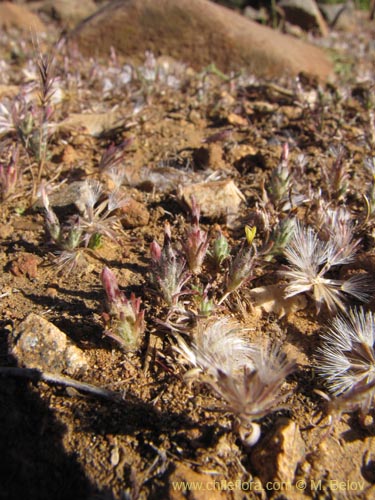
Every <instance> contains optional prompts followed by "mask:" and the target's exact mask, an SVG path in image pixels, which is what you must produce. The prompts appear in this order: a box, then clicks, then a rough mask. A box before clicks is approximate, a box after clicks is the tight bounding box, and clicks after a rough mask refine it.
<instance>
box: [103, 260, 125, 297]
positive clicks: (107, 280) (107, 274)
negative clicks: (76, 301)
mask: <svg viewBox="0 0 375 500" xmlns="http://www.w3.org/2000/svg"><path fill="white" fill-rule="evenodd" d="M101 280H102V284H103V288H104V291H105V293H106V295H107V300H108V302H109V304H112V303H117V302H119V301H122V299H124V298H125V297H124V294H123V293H122V292H121V290H120V289H119V287H118V284H117V280H116V276H115V275H114V274H113V272H112V271H111V270H110V269H109V268H108V267H104V268H103V271H102V274H101Z"/></svg>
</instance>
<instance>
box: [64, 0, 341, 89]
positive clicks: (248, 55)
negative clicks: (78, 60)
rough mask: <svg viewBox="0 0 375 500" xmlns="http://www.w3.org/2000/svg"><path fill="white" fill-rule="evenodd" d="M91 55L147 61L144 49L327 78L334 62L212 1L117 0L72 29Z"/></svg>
mask: <svg viewBox="0 0 375 500" xmlns="http://www.w3.org/2000/svg"><path fill="white" fill-rule="evenodd" d="M71 39H73V40H75V41H77V42H78V44H79V46H80V48H81V50H82V51H83V52H84V53H85V54H87V55H91V56H95V55H108V54H109V51H110V47H111V46H113V47H114V48H115V49H116V50H117V51H118V52H120V53H122V54H124V55H126V56H130V57H133V58H134V57H137V56H138V58H139V60H144V53H145V51H146V50H151V51H152V52H154V53H155V54H156V55H159V54H165V55H169V56H172V57H174V58H175V59H177V60H182V61H184V62H187V63H189V64H190V65H192V66H193V67H194V68H196V69H200V68H202V67H204V66H207V65H208V64H210V63H212V62H214V63H215V64H216V66H217V67H218V68H219V69H221V70H222V71H226V72H228V71H230V70H234V69H237V70H238V69H239V68H243V67H245V68H247V70H248V71H250V72H253V73H254V74H255V75H258V76H266V77H279V76H281V75H285V74H290V75H295V74H297V73H299V72H301V71H303V72H305V73H308V74H312V75H315V76H318V77H319V78H320V79H323V80H324V79H326V78H327V77H328V76H329V75H330V74H331V72H332V64H331V62H330V61H329V60H328V58H327V56H326V55H325V54H324V53H323V51H322V50H321V49H319V48H317V47H314V46H312V45H310V44H308V43H306V42H303V41H301V40H296V39H295V38H292V37H289V36H288V35H283V34H281V33H279V32H277V31H274V30H272V29H271V28H268V27H265V26H261V25H259V24H257V23H255V22H253V21H251V20H249V19H246V18H245V17H244V16H241V15H240V14H237V13H236V12H233V11H231V10H229V9H226V8H225V7H222V6H221V5H217V4H214V3H212V2H209V1H208V0H158V1H157V2H155V0H117V1H113V2H110V3H109V4H108V5H105V6H104V7H103V8H102V9H100V10H99V11H98V12H97V13H96V14H94V15H93V16H92V17H91V18H89V19H87V20H85V21H83V22H82V23H81V24H80V25H79V26H78V27H77V28H76V29H75V30H74V31H73V32H72V33H71Z"/></svg>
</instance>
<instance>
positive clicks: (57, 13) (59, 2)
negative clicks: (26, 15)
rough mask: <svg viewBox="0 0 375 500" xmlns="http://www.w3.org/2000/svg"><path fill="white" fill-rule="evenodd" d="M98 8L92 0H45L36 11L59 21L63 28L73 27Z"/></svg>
mask: <svg viewBox="0 0 375 500" xmlns="http://www.w3.org/2000/svg"><path fill="white" fill-rule="evenodd" d="M97 10H98V8H97V6H96V4H95V2H94V1H93V0H79V2H77V1H75V0H46V1H44V2H43V3H42V5H40V6H39V8H38V11H39V12H43V13H44V14H47V15H48V16H49V17H50V18H51V19H55V20H57V21H60V22H61V24H62V25H63V26H64V27H65V28H73V27H74V26H76V25H77V24H78V23H79V22H80V21H82V20H83V19H85V18H86V17H89V16H91V15H92V14H94V12H96V11H97Z"/></svg>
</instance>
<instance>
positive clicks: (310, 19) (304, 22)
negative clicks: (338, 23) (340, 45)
mask: <svg viewBox="0 0 375 500" xmlns="http://www.w3.org/2000/svg"><path fill="white" fill-rule="evenodd" d="M278 7H280V8H281V9H282V10H283V12H284V14H285V19H286V21H288V22H290V23H292V24H296V25H297V26H300V27H301V28H303V29H304V30H306V31H309V30H318V31H319V33H320V34H321V35H322V36H328V33H329V30H328V26H327V23H326V22H325V20H324V18H323V16H322V14H321V12H320V10H319V7H318V6H317V4H316V2H315V1H314V0H281V2H279V3H278Z"/></svg>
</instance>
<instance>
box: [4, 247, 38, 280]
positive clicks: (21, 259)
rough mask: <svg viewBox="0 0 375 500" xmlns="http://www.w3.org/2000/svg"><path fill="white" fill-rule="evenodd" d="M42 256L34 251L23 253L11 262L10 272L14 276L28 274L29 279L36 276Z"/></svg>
mask: <svg viewBox="0 0 375 500" xmlns="http://www.w3.org/2000/svg"><path fill="white" fill-rule="evenodd" d="M40 261H41V258H40V257H38V256H37V255H34V254H32V253H26V252H25V253H21V254H20V255H19V256H18V257H17V258H16V259H15V260H13V261H12V262H11V265H10V272H11V273H12V274H14V276H24V275H26V276H27V277H28V278H29V279H34V278H36V276H37V274H38V265H39V264H40Z"/></svg>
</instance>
